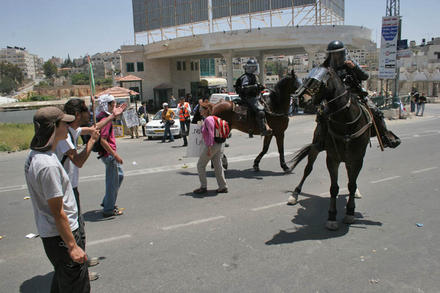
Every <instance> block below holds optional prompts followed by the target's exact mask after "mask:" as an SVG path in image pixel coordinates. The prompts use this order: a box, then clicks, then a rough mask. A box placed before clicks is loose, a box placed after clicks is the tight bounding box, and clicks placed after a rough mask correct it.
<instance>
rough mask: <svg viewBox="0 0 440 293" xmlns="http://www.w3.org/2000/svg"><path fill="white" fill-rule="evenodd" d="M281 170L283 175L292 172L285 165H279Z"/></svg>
mask: <svg viewBox="0 0 440 293" xmlns="http://www.w3.org/2000/svg"><path fill="white" fill-rule="evenodd" d="M281 168H282V169H283V171H284V173H290V172H292V169H290V168H289V167H288V166H287V165H281Z"/></svg>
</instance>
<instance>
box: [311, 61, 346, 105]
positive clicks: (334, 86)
mask: <svg viewBox="0 0 440 293" xmlns="http://www.w3.org/2000/svg"><path fill="white" fill-rule="evenodd" d="M303 89H304V93H305V94H308V95H310V96H311V97H312V102H313V104H315V105H319V104H320V103H321V102H322V101H323V100H326V101H327V103H328V105H329V107H330V108H333V107H338V106H339V105H340V104H343V103H346V102H347V99H348V98H349V97H348V95H347V94H346V93H347V91H346V89H345V86H344V83H343V82H342V80H341V78H340V77H339V76H338V75H337V74H336V72H335V71H334V70H333V69H332V68H326V67H322V66H320V67H315V68H313V69H312V70H311V71H310V74H309V76H308V78H307V79H306V81H305V82H304V86H303Z"/></svg>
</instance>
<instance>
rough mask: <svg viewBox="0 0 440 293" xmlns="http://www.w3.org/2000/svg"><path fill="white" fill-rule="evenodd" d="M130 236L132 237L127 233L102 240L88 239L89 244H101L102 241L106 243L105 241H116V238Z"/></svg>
mask: <svg viewBox="0 0 440 293" xmlns="http://www.w3.org/2000/svg"><path fill="white" fill-rule="evenodd" d="M130 237H131V235H130V234H125V235H121V236H115V237H110V238H105V239H101V240H95V241H87V246H90V245H96V244H101V243H105V242H111V241H116V240H121V239H124V238H130Z"/></svg>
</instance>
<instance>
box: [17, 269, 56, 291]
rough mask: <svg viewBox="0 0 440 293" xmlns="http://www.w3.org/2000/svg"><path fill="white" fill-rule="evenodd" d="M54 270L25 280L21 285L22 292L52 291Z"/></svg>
mask: <svg viewBox="0 0 440 293" xmlns="http://www.w3.org/2000/svg"><path fill="white" fill-rule="evenodd" d="M53 274H54V272H50V273H47V274H46V275H44V276H35V277H33V278H31V279H29V280H26V281H24V282H23V284H21V285H20V292H21V293H39V292H42V293H43V292H44V293H46V292H50V285H51V284H52V278H53Z"/></svg>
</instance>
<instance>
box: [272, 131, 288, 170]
mask: <svg viewBox="0 0 440 293" xmlns="http://www.w3.org/2000/svg"><path fill="white" fill-rule="evenodd" d="M275 138H276V140H277V146H278V153H279V154H280V166H281V168H282V169H283V170H284V172H288V171H290V168H289V167H288V166H287V164H286V161H285V159H284V132H281V133H277V134H276V135H275Z"/></svg>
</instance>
